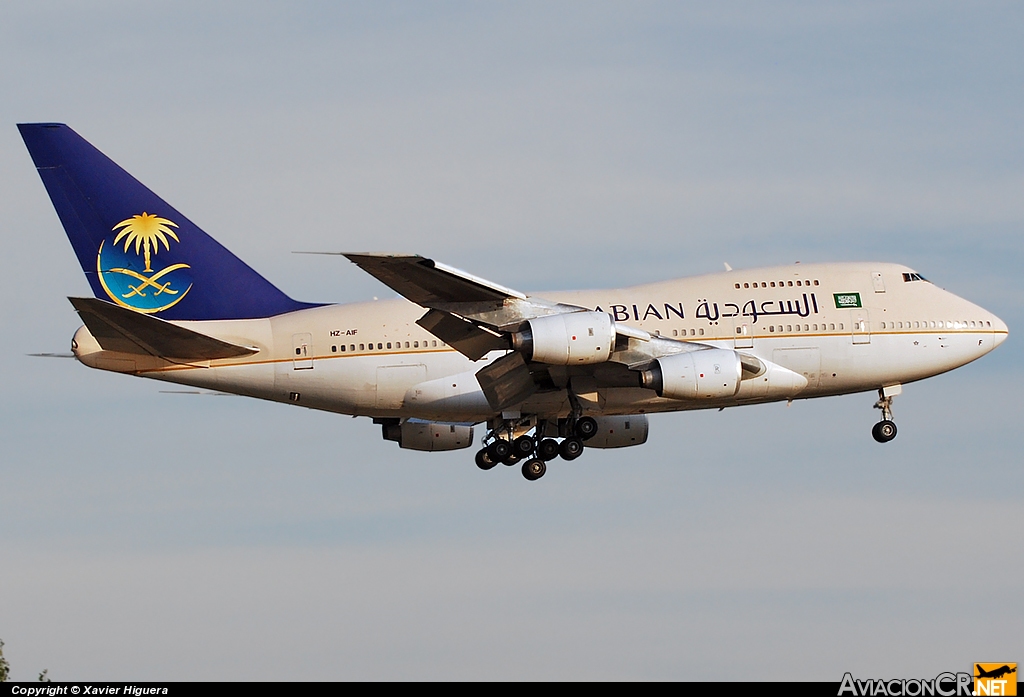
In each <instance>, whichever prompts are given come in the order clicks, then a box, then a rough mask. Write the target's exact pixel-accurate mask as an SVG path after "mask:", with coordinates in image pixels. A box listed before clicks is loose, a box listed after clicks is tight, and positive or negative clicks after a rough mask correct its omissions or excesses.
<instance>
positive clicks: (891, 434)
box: [871, 419, 896, 443]
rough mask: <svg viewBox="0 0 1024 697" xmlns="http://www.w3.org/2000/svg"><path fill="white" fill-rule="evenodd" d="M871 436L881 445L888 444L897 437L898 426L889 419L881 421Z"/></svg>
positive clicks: (872, 430) (873, 429) (875, 426)
mask: <svg viewBox="0 0 1024 697" xmlns="http://www.w3.org/2000/svg"><path fill="white" fill-rule="evenodd" d="M871 436H872V437H873V438H874V439H875V440H877V441H878V442H879V443H888V442H889V441H891V440H892V439H893V438H895V437H896V424H895V423H893V422H892V421H889V420H888V419H886V420H885V421H879V422H878V423H877V424H875V425H874V427H873V428H872V429H871Z"/></svg>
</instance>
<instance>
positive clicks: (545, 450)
mask: <svg viewBox="0 0 1024 697" xmlns="http://www.w3.org/2000/svg"><path fill="white" fill-rule="evenodd" d="M537 457H539V458H540V459H541V460H544V461H545V462H547V461H548V460H554V459H555V458H556V457H558V441H557V440H555V439H554V438H545V439H544V440H542V441H541V442H540V445H538V446H537Z"/></svg>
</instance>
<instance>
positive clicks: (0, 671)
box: [0, 639, 50, 682]
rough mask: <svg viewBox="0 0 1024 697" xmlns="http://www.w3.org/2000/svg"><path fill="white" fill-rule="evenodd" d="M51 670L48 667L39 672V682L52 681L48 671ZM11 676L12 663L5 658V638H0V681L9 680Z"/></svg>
mask: <svg viewBox="0 0 1024 697" xmlns="http://www.w3.org/2000/svg"><path fill="white" fill-rule="evenodd" d="M49 672H50V670H49V669H46V670H44V671H43V672H42V673H40V674H39V682H50V678H48V677H47V675H46V674H47V673H49ZM10 677H11V664H10V663H8V662H7V659H6V658H4V640H3V639H0V682H7V681H8V680H9V679H10Z"/></svg>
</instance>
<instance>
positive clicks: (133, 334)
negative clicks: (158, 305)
mask: <svg viewBox="0 0 1024 697" xmlns="http://www.w3.org/2000/svg"><path fill="white" fill-rule="evenodd" d="M68 300H70V301H71V304H72V305H74V307H75V310H77V311H78V314H79V316H80V317H81V318H82V321H83V322H84V323H85V326H86V327H88V328H89V332H90V333H91V334H92V335H93V337H95V338H96V341H97V342H98V343H99V345H100V347H101V348H103V350H105V351H117V352H119V353H134V354H139V355H150V356H157V357H159V358H172V359H177V360H212V359H215V358H235V357H238V356H249V355H252V354H254V353H256V350H255V349H251V348H248V347H245V346H237V345H235V344H229V343H228V342H226V341H221V340H220V339H214V338H213V337H212V336H206V335H205V334H200V333H199V332H194V331H192V330H191V329H185V328H184V327H179V326H178V325H176V324H171V323H170V322H167V321H165V320H162V319H157V318H156V317H151V316H149V315H144V314H142V313H139V312H135V311H134V310H128V309H126V308H123V307H118V306H117V305H114V304H112V303H108V302H105V301H103V300H98V299H96V298H68Z"/></svg>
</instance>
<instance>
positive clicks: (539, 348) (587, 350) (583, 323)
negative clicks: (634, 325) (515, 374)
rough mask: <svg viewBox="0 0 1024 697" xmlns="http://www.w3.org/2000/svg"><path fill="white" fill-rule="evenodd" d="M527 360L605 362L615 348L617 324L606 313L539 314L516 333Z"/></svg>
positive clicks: (514, 342)
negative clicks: (541, 315) (540, 315)
mask: <svg viewBox="0 0 1024 697" xmlns="http://www.w3.org/2000/svg"><path fill="white" fill-rule="evenodd" d="M512 346H513V347H514V348H515V349H516V350H518V351H521V352H522V353H523V355H524V356H525V358H526V360H528V361H537V362H539V363H549V364H551V365H586V364H589V363H604V362H605V361H607V360H608V359H609V358H610V357H611V355H612V352H613V351H614V350H615V324H614V323H613V322H612V318H611V316H610V315H607V314H605V313H604V312H570V313H568V314H561V315H549V316H547V317H538V318H536V319H531V320H530V321H529V322H527V326H526V328H525V329H523V330H522V331H519V332H515V333H514V334H513V335H512Z"/></svg>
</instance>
